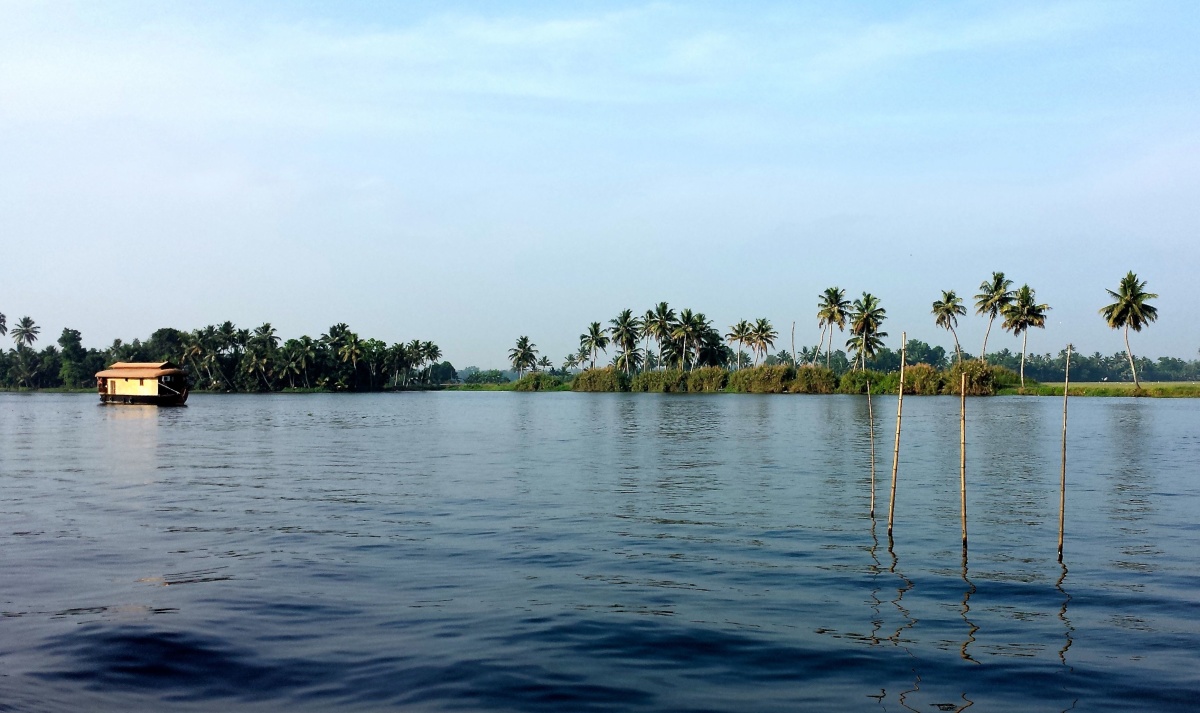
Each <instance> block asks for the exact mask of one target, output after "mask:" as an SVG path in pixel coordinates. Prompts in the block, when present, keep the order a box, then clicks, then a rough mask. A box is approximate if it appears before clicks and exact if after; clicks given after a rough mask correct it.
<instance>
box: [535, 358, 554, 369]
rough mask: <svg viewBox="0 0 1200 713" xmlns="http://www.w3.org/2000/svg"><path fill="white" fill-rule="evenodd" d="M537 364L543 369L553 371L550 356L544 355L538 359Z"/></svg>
mask: <svg viewBox="0 0 1200 713" xmlns="http://www.w3.org/2000/svg"><path fill="white" fill-rule="evenodd" d="M538 366H540V367H542V369H543V370H545V371H554V362H552V361H550V357H548V356H544V357H542V358H541V359H540V360H539V361H538Z"/></svg>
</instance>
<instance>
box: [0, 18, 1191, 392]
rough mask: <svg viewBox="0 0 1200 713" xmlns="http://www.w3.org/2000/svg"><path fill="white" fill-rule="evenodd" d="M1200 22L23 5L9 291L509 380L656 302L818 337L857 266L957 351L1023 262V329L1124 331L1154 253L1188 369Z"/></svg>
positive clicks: (142, 331)
mask: <svg viewBox="0 0 1200 713" xmlns="http://www.w3.org/2000/svg"><path fill="white" fill-rule="evenodd" d="M1197 37H1200V8H1198V7H1197V5H1196V4H1195V3H1194V2H1192V1H1191V0H1182V1H1180V2H1171V1H1170V0H1164V1H1162V2H1149V3H1148V2H1028V3H1023V2H986V1H984V2H962V3H936V2H904V1H896V0H888V1H882V0H881V1H879V2H860V3H843V2H808V3H805V2H801V3H795V2H781V3H770V2H762V3H755V2H746V3H702V2H688V3H671V2H651V3H620V2H605V3H588V2H581V3H566V4H563V3H519V2H513V3H482V2H480V3H455V2H436V3H434V2H428V3H426V2H406V3H366V2H338V3H302V2H256V3H245V2H206V3H161V2H119V1H117V2H106V3H94V2H27V1H25V0H15V1H14V0H0V312H2V313H4V314H6V315H7V316H8V322H9V325H10V326H11V325H12V324H13V322H14V321H15V320H16V319H17V318H19V317H20V316H25V315H28V316H31V317H33V319H34V320H35V321H36V322H37V323H38V324H39V325H40V326H41V327H42V343H47V344H48V343H52V342H53V340H55V339H56V338H57V336H58V334H59V333H60V332H61V331H62V329H63V328H64V327H70V328H74V329H78V330H80V331H81V332H82V333H83V338H84V344H85V345H87V346H94V347H97V348H102V347H104V346H107V345H108V344H110V343H111V342H112V340H113V339H116V338H120V339H122V340H124V341H127V342H128V341H131V340H132V339H133V338H135V337H137V338H142V339H145V338H146V337H148V336H149V334H150V333H151V332H153V331H154V330H155V329H157V328H159V327H165V326H172V327H176V328H179V329H186V330H190V329H195V328H198V327H202V326H204V325H206V324H214V323H219V322H222V321H225V320H232V321H233V322H235V323H236V324H237V325H238V326H240V327H247V328H250V327H255V326H258V325H260V324H262V323H263V322H270V323H271V324H272V325H274V326H275V327H276V329H277V330H278V332H279V334H280V335H281V336H282V337H284V338H288V337H294V336H299V335H301V334H309V335H312V336H318V335H320V334H321V333H322V332H325V331H327V330H328V327H329V326H330V325H332V324H335V323H338V322H346V323H348V324H349V325H350V327H351V328H352V329H353V330H354V331H356V332H357V333H358V334H360V335H361V336H363V337H374V338H379V339H383V340H385V341H388V342H396V341H408V340H410V339H414V338H416V339H421V340H431V341H434V342H436V343H437V344H438V345H439V346H440V347H441V349H442V352H443V354H444V356H445V357H446V358H447V359H449V360H450V361H451V362H452V363H453V364H454V365H455V366H456V367H459V368H462V367H465V366H468V365H476V366H480V367H482V368H500V367H503V366H504V365H505V362H506V355H507V351H508V349H509V348H510V347H511V346H512V345H513V343H514V342H515V341H516V339H517V337H518V336H521V335H526V336H528V337H529V338H530V339H531V340H532V341H533V342H534V343H535V344H536V345H538V350H539V352H540V354H542V355H547V356H549V357H550V358H551V359H552V360H553V361H554V362H555V363H559V362H561V361H562V359H563V357H564V356H565V355H566V354H568V353H570V352H573V351H574V350H576V349H577V347H578V335H579V334H580V333H581V332H583V331H584V330H585V329H586V327H587V325H588V323H590V322H592V321H600V322H601V323H605V324H607V322H608V320H610V319H612V318H613V317H615V316H616V315H617V313H618V312H620V311H621V310H622V309H626V308H630V309H633V310H634V312H635V314H640V313H642V312H644V311H645V310H646V309H647V308H649V307H651V306H653V305H654V304H656V303H658V302H660V301H667V302H669V303H670V304H671V306H672V307H675V308H676V309H678V308H681V307H690V308H692V309H694V310H696V311H699V312H703V313H704V314H705V315H707V317H708V318H710V319H711V320H712V321H713V322H714V324H715V325H716V326H717V327H718V328H720V329H721V330H722V331H723V332H724V331H727V330H728V326H729V325H731V324H733V323H734V322H735V321H737V320H740V319H756V318H760V317H762V318H767V319H769V320H771V322H772V323H773V324H774V325H775V327H776V328H777V329H778V330H779V332H780V335H781V336H780V339H779V341H778V342H777V344H776V347H777V348H790V332H791V326H792V323H793V321H794V322H795V323H796V327H795V329H796V343H797V346H802V345H812V344H815V343H816V342H817V340H818V338H819V334H820V332H819V328H818V326H817V321H816V309H817V308H816V301H817V296H818V294H819V293H820V292H822V291H823V290H824V289H825V288H826V287H830V286H838V287H842V288H844V289H845V290H846V291H847V293H848V296H849V297H851V298H854V297H857V296H859V295H861V294H862V292H864V291H867V292H871V293H872V294H874V295H876V296H878V297H879V298H880V299H881V302H882V305H883V307H884V308H885V309H886V310H887V317H888V318H887V321H886V323H885V324H884V329H885V330H886V331H887V332H888V333H889V335H890V336H889V337H888V338H887V339H885V343H886V344H887V345H888V346H891V347H898V345H899V337H900V335H901V333H902V332H906V333H907V335H908V337H909V338H915V339H922V340H924V341H927V342H930V343H933V344H940V345H943V346H945V347H947V349H952V348H953V342H952V340H951V338H950V335H949V334H948V333H947V332H945V330H941V329H938V328H936V327H935V326H934V323H933V318H932V316H931V315H930V314H929V312H930V306H931V303H932V302H933V301H934V300H936V299H938V298H939V297H940V296H941V291H942V290H950V289H952V290H955V291H956V292H957V293H958V294H959V295H961V296H963V297H965V298H966V299H967V301H968V303H970V302H971V301H972V300H971V296H972V295H974V294H975V293H976V292H978V291H979V290H978V288H979V285H980V283H981V282H983V281H984V280H986V279H988V278H989V277H990V275H991V273H992V272H993V271H997V270H998V271H1002V272H1004V273H1005V274H1006V275H1007V276H1008V277H1009V278H1010V279H1012V280H1014V282H1015V284H1016V285H1017V286H1019V285H1021V284H1026V283H1027V284H1029V285H1030V286H1031V287H1033V288H1034V289H1035V290H1036V291H1037V297H1038V300H1039V301H1040V302H1045V303H1047V304H1049V305H1050V307H1051V311H1050V313H1049V319H1048V321H1047V324H1046V329H1045V330H1044V331H1043V330H1033V331H1032V332H1031V334H1030V336H1029V349H1030V351H1031V352H1035V353H1047V352H1051V353H1058V351H1059V350H1061V349H1063V348H1064V347H1065V346H1066V344H1067V343H1068V342H1070V343H1074V344H1075V346H1076V348H1077V349H1079V350H1082V351H1084V352H1087V353H1091V352H1094V351H1100V352H1103V353H1105V354H1111V353H1113V352H1116V351H1119V350H1123V349H1124V342H1123V340H1122V337H1121V334H1120V333H1119V332H1115V331H1113V330H1111V329H1109V328H1108V327H1107V325H1106V324H1105V323H1104V321H1103V319H1102V318H1101V317H1100V316H1099V315H1098V310H1099V309H1100V308H1101V307H1102V306H1103V305H1105V304H1107V303H1108V301H1110V300H1109V298H1108V294H1107V293H1106V292H1105V289H1106V288H1107V289H1116V286H1117V283H1118V281H1119V280H1120V278H1121V277H1122V276H1123V275H1125V273H1126V272H1128V271H1130V270H1132V271H1134V272H1136V273H1137V275H1138V276H1139V278H1141V279H1144V280H1146V281H1147V283H1148V285H1147V289H1148V290H1149V291H1151V292H1154V293H1157V294H1159V295H1160V297H1159V299H1158V300H1156V301H1155V304H1156V305H1157V306H1158V308H1159V314H1160V317H1159V320H1158V322H1156V323H1154V324H1153V325H1151V326H1150V327H1149V328H1148V329H1146V330H1144V331H1143V332H1142V333H1141V334H1136V335H1133V340H1134V342H1133V350H1134V353H1135V354H1139V355H1147V356H1151V357H1158V356H1175V357H1183V358H1188V359H1194V358H1196V357H1197V354H1198V348H1200V280H1198V279H1197V268H1198V267H1200V239H1198V238H1200V231H1198V230H1197V228H1198V227H1200V43H1198V42H1196V38H1197ZM985 327H986V321H985V320H984V319H982V318H981V317H977V316H975V315H974V314H968V316H967V317H965V318H963V319H962V320H961V323H960V328H959V330H958V332H959V336H960V338H961V340H962V342H963V348H964V349H966V350H967V351H969V352H972V353H978V351H979V348H980V343H981V342H982V339H983V334H984V329H985ZM846 336H848V335H840V336H839V338H838V339H837V340H836V342H835V345H836V344H838V343H840V342H841V341H842V340H844V339H845V337H846ZM1005 347H1007V348H1010V349H1013V350H1019V349H1020V341H1019V339H1017V338H1015V337H1013V336H1011V335H1008V334H1006V333H1003V332H999V330H998V328H997V329H993V331H992V335H991V337H990V339H989V342H988V349H989V351H994V350H998V349H1002V348H1005Z"/></svg>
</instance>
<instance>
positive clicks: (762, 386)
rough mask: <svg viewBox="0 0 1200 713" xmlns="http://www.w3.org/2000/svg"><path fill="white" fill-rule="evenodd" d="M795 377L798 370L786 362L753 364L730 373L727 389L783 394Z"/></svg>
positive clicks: (739, 391)
mask: <svg viewBox="0 0 1200 713" xmlns="http://www.w3.org/2000/svg"><path fill="white" fill-rule="evenodd" d="M795 378H796V370H795V369H793V368H792V367H791V366H788V365H785V364H774V365H772V366H752V367H750V368H748V369H739V370H738V371H735V372H733V373H732V374H730V375H729V385H728V386H727V387H726V391H732V392H735V393H739V394H782V393H783V392H785V391H787V387H788V385H789V384H790V383H791V382H792V381H793V380H795Z"/></svg>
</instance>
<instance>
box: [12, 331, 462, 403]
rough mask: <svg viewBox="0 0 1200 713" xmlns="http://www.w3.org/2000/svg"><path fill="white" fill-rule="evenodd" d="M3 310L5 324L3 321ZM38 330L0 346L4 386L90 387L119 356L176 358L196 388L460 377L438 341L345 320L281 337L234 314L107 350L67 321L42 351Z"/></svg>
mask: <svg viewBox="0 0 1200 713" xmlns="http://www.w3.org/2000/svg"><path fill="white" fill-rule="evenodd" d="M2 317H3V316H2V315H0V326H6V323H5V321H4V320H3V319H2ZM6 331H7V330H4V329H0V334H4V333H6ZM40 332H41V328H40V327H38V326H37V325H36V324H35V323H34V321H33V320H32V319H31V318H29V317H22V318H21V320H20V321H19V322H18V323H17V326H16V327H15V328H14V329H13V330H12V336H13V340H14V342H15V345H16V346H15V347H14V348H13V349H12V350H10V351H9V352H7V353H3V352H0V388H8V389H14V388H15V389H91V388H94V386H95V374H96V372H98V371H100V370H102V369H104V368H106V367H107V366H108V365H109V364H112V363H114V362H118V361H133V362H160V361H172V362H176V363H178V364H180V365H181V366H183V367H184V368H185V369H187V371H188V372H189V374H190V379H191V381H192V388H193V389H196V390H210V391H225V392H234V391H239V392H263V391H285V390H287V391H299V390H302V389H303V390H316V391H382V390H385V389H420V388H432V387H434V386H436V385H438V384H442V383H445V382H448V381H453V380H455V378H456V373H455V371H454V367H453V366H452V365H451V364H450V363H449V362H446V361H439V360H440V359H441V355H442V352H441V349H439V348H438V346H437V345H436V344H434V343H433V342H422V341H419V340H413V341H411V342H408V343H406V344H393V345H391V346H388V345H387V344H385V343H384V342H382V341H379V340H377V339H362V338H360V337H359V336H358V335H357V334H355V333H354V332H352V331H350V328H349V327H348V326H347V325H345V324H335V325H333V326H332V327H330V328H329V332H328V333H327V334H323V335H321V337H320V338H318V339H313V338H312V337H309V336H302V337H300V338H298V339H289V340H287V341H286V342H283V343H280V342H281V340H280V338H279V336H278V335H277V334H276V331H275V329H274V327H272V326H271V324H270V323H266V324H263V325H261V326H259V327H257V328H255V329H253V330H249V329H238V328H236V327H235V326H234V324H233V323H232V322H225V323H223V324H221V325H219V326H216V325H210V326H207V327H204V328H203V329H197V330H194V331H191V332H185V331H181V330H178V329H173V328H169V327H167V328H163V329H159V330H156V331H155V332H154V333H153V334H151V335H150V338H149V339H147V340H146V341H144V342H143V341H139V340H137V339H135V340H134V341H133V342H132V343H129V344H126V343H124V342H122V341H121V340H119V339H118V340H116V341H114V342H113V344H112V346H110V347H108V348H107V349H102V350H99V349H85V348H84V347H83V342H82V336H81V335H80V333H79V331H78V330H74V329H64V330H63V331H62V335H61V336H60V337H59V338H58V347H57V348H56V347H54V346H47V347H45V348H43V349H42V350H40V351H38V350H35V349H34V348H33V346H34V344H35V343H36V342H37V340H38V336H39V334H40Z"/></svg>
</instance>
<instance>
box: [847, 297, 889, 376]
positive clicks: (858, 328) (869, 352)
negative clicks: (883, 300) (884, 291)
mask: <svg viewBox="0 0 1200 713" xmlns="http://www.w3.org/2000/svg"><path fill="white" fill-rule="evenodd" d="M847 316H848V317H849V320H850V334H851V337H850V339H849V340H848V341H847V342H846V346H847V347H848V348H850V350H851V351H853V352H854V353H855V357H854V358H855V361H859V360H861V361H862V369H863V371H866V370H867V359H868V358H871V357H874V356H875V354H876V353H877V352H878V351H879V349H880V347H882V346H883V337H886V336H887V332H882V331H880V327H881V326H882V325H883V322H884V320H885V319H887V310H885V309H884V308H883V307H880V306H879V298H878V297H876V296H875V295H873V294H871V293H870V292H864V293H863V296H862V299H857V300H854V304H853V305H851V307H850V313H849V314H848V315H847Z"/></svg>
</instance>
